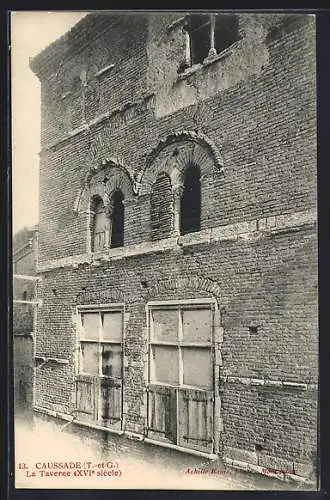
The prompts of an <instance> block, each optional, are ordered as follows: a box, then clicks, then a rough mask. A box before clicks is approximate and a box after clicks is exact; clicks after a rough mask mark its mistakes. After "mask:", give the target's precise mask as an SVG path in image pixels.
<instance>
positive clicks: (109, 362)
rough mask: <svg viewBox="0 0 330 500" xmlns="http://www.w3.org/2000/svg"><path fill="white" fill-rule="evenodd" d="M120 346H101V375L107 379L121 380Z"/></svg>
mask: <svg viewBox="0 0 330 500" xmlns="http://www.w3.org/2000/svg"><path fill="white" fill-rule="evenodd" d="M121 360H122V356H121V346H120V345H116V344H115V345H113V344H112V345H110V344H103V345H102V374H103V375H108V377H117V378H121V377H122V374H121V365H122V362H121Z"/></svg>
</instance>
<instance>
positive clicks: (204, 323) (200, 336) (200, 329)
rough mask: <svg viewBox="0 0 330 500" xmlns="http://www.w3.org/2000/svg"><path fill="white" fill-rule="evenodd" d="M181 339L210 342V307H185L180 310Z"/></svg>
mask: <svg viewBox="0 0 330 500" xmlns="http://www.w3.org/2000/svg"><path fill="white" fill-rule="evenodd" d="M182 323H183V341H184V342H211V340H212V311H211V309H186V310H184V311H182Z"/></svg>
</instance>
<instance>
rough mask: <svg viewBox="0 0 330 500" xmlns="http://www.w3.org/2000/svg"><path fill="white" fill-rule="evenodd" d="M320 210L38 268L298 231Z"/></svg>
mask: <svg viewBox="0 0 330 500" xmlns="http://www.w3.org/2000/svg"><path fill="white" fill-rule="evenodd" d="M316 221H317V213H316V212H315V211H314V210H308V211H301V212H295V213H293V214H286V215H283V214H281V215H276V216H271V217H265V218H263V219H254V220H252V221H246V222H238V223H235V224H228V225H226V226H217V227H214V228H210V229H203V230H201V231H199V232H196V233H190V234H186V235H184V236H179V237H172V238H166V239H163V240H156V241H147V242H143V243H137V244H134V245H128V246H124V247H120V248H113V249H108V250H104V251H101V252H95V253H84V254H78V255H72V256H69V257H63V258H60V259H54V260H48V261H44V262H40V263H39V265H38V272H39V273H43V272H47V271H51V270H52V269H58V268H66V267H71V268H77V267H78V266H79V265H83V264H88V265H95V266H99V265H101V263H102V261H103V262H109V261H112V260H120V259H124V258H127V257H131V256H136V255H146V254H150V253H163V252H165V251H167V250H180V249H181V248H182V247H186V246H191V245H199V244H205V243H216V242H221V241H240V240H243V241H246V242H253V241H256V240H259V239H261V238H263V237H266V236H268V235H274V234H278V233H281V232H283V231H286V232H287V231H298V230H301V229H304V228H308V227H315V224H316Z"/></svg>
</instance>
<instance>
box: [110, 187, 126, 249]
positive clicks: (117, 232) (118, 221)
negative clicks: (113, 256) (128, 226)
mask: <svg viewBox="0 0 330 500" xmlns="http://www.w3.org/2000/svg"><path fill="white" fill-rule="evenodd" d="M123 201H124V195H123V193H122V192H121V191H120V190H117V191H115V192H114V193H113V197H112V204H113V209H112V216H111V219H112V227H111V248H118V247H122V246H124V203H123Z"/></svg>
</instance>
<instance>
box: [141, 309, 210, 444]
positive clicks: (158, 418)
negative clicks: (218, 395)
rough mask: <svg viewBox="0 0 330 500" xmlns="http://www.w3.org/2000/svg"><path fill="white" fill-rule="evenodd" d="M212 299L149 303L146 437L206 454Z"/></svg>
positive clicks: (208, 437) (208, 421) (208, 440)
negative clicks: (202, 301)
mask: <svg viewBox="0 0 330 500" xmlns="http://www.w3.org/2000/svg"><path fill="white" fill-rule="evenodd" d="M213 307H214V304H213V303H212V302H211V303H209V302H205V303H179V304H174V305H170V304H166V305H165V304H164V305H162V304H157V305H156V304H155V305H150V306H149V330H150V336H149V380H148V430H147V436H148V438H149V439H152V440H154V441H156V442H159V443H162V442H165V443H168V444H172V445H178V446H182V447H185V448H187V449H194V450H199V451H203V452H209V453H212V451H213V449H214V433H213V412H214V406H213V403H214V361H213V330H214V327H213V316H214V310H213Z"/></svg>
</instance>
